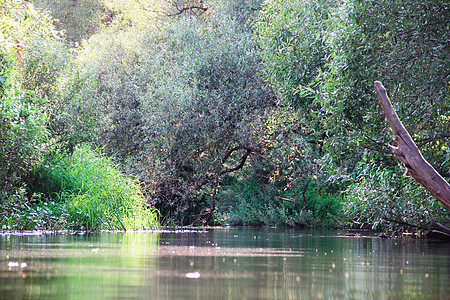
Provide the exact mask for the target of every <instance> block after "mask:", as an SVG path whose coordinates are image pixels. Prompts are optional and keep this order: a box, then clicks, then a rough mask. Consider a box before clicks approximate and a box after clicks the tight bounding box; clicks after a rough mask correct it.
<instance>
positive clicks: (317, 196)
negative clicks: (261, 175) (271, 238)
mask: <svg viewBox="0 0 450 300" xmlns="http://www.w3.org/2000/svg"><path fill="white" fill-rule="evenodd" d="M229 180H231V181H229V182H224V187H223V188H222V190H221V192H220V193H219V195H218V211H217V213H216V215H215V220H216V222H217V223H219V224H222V225H225V224H229V225H257V226H261V225H264V226H289V227H318V228H339V227H340V226H341V225H343V219H342V218H341V217H342V211H341V207H342V203H341V199H339V197H335V196H332V195H329V194H326V193H319V192H318V189H317V187H316V186H314V185H311V186H310V187H309V189H308V190H307V191H306V193H305V199H306V201H304V200H303V197H299V198H297V199H296V200H295V202H291V201H292V200H293V199H295V198H296V196H297V195H298V194H299V193H301V192H302V190H303V188H296V189H291V190H290V191H288V192H284V193H280V192H279V191H277V190H276V189H274V188H272V187H270V186H266V187H265V188H264V189H262V188H261V185H260V181H259V180H258V178H256V177H253V178H249V179H244V180H240V181H234V182H233V181H232V179H231V178H229ZM286 199H290V200H291V201H288V200H286Z"/></svg>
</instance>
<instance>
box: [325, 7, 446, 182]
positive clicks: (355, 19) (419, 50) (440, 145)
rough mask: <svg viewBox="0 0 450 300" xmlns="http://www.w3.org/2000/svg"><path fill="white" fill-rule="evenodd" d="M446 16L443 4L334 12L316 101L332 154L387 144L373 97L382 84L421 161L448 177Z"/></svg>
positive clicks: (344, 8) (377, 106)
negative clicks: (324, 120)
mask: <svg viewBox="0 0 450 300" xmlns="http://www.w3.org/2000/svg"><path fill="white" fill-rule="evenodd" d="M449 16H450V12H449V8H448V4H446V3H444V2H442V1H427V2H423V1H385V2H383V3H382V4H381V3H379V1H349V2H348V3H346V4H345V5H343V6H342V7H341V8H340V9H339V10H338V11H337V12H336V14H335V17H334V19H333V22H332V23H331V24H332V27H331V28H330V31H329V33H328V36H327V40H328V43H327V44H328V45H329V48H330V52H331V53H330V62H329V63H328V71H327V72H326V74H325V75H324V82H323V86H324V90H323V93H324V97H323V98H322V100H323V105H324V109H325V110H326V112H327V113H328V119H327V124H328V125H329V130H330V136H333V138H331V139H330V140H329V143H330V146H331V147H332V148H334V151H336V150H337V151H342V152H347V153H348V152H349V151H348V149H345V146H346V145H349V144H350V147H354V148H355V149H358V146H359V147H361V146H362V147H366V148H369V149H375V150H380V148H381V149H382V146H383V145H384V144H386V143H388V142H390V141H391V140H392V137H391V132H390V131H389V129H388V126H387V125H386V122H385V121H384V118H383V117H381V116H382V115H380V113H379V112H380V107H379V104H378V101H377V99H376V95H375V93H374V87H373V82H374V81H375V80H380V81H382V82H383V84H384V85H385V86H386V88H387V90H388V92H389V94H390V98H391V100H392V102H393V105H394V108H395V109H396V111H397V114H398V115H399V117H400V120H401V121H402V122H403V124H404V125H405V127H406V129H407V130H408V131H409V133H410V134H411V136H412V137H413V139H414V140H416V141H417V143H418V144H419V146H420V147H421V151H422V154H423V155H424V156H425V157H426V158H427V159H428V160H429V161H430V163H432V164H433V165H434V166H435V167H436V169H437V170H438V171H440V172H441V174H444V175H445V174H448V170H449V168H448V165H445V164H444V162H445V160H446V155H448V154H446V153H445V152H446V150H445V149H448V146H449V145H448V132H450V122H449V117H448V113H449V112H448V109H446V108H448V106H449V104H450V103H449V98H448V94H447V92H448V81H449V80H448V79H449V73H448V67H449V62H450V60H449V58H448V55H446V53H447V52H448V51H446V50H445V49H446V47H447V46H448V34H449V24H448V21H447V20H448V18H449ZM334 137H336V139H334ZM346 141H347V142H348V143H346ZM331 147H330V148H331ZM357 151H358V150H357ZM353 152H355V151H353ZM358 152H360V153H361V151H358ZM337 154H338V155H339V153H337ZM350 155H352V154H351V153H350ZM355 158H356V157H355ZM447 160H448V159H447ZM386 162H387V164H388V165H392V162H389V161H386Z"/></svg>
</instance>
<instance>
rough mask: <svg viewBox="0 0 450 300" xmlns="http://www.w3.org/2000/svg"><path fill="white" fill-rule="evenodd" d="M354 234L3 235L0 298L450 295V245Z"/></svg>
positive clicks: (244, 231) (256, 231) (247, 231)
mask: <svg viewBox="0 0 450 300" xmlns="http://www.w3.org/2000/svg"><path fill="white" fill-rule="evenodd" d="M344 234H345V232H343V231H313V230H293V229H289V230H287V229H273V228H265V229H248V228H238V229H232V228H229V229H227V228H220V229H206V230H202V229H200V230H178V231H175V230H172V231H170V230H167V231H162V232H127V233H121V232H120V233H107V232H105V233H100V234H94V235H90V236H86V235H76V234H75V235H70V234H54V235H42V234H41V235H39V234H22V235H11V234H0V299H449V298H450V244H443V243H442V242H439V241H430V240H415V239H409V238H408V239H385V240H383V239H380V238H378V237H377V236H375V235H374V234H368V235H367V236H362V237H344Z"/></svg>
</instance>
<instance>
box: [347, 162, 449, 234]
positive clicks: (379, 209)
mask: <svg viewBox="0 0 450 300" xmlns="http://www.w3.org/2000/svg"><path fill="white" fill-rule="evenodd" d="M344 211H345V214H346V215H347V217H348V219H349V220H351V221H352V223H351V224H353V226H356V227H359V228H371V229H377V230H382V229H385V230H405V229H411V227H408V226H407V225H406V224H411V225H412V226H418V229H419V230H425V229H427V228H431V227H433V224H432V223H433V222H441V223H443V224H446V223H448V218H449V213H448V211H446V209H445V207H443V206H442V205H441V204H440V203H439V202H438V201H437V200H436V199H434V198H433V197H432V196H431V195H430V194H429V193H428V192H427V191H426V190H425V189H424V188H423V187H422V186H420V185H419V184H417V183H416V182H415V181H414V180H413V179H412V178H407V177H404V176H402V174H401V173H400V170H399V169H398V168H397V169H395V170H394V171H391V170H386V169H380V168H379V167H377V166H374V165H366V166H365V169H364V170H363V172H361V173H360V175H359V177H358V181H356V182H355V183H354V184H352V185H351V186H350V187H349V190H348V191H347V197H346V202H345V204H344ZM446 219H447V220H446ZM389 220H393V221H398V222H399V223H396V222H393V221H389Z"/></svg>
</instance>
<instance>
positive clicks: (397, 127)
mask: <svg viewBox="0 0 450 300" xmlns="http://www.w3.org/2000/svg"><path fill="white" fill-rule="evenodd" d="M374 84H375V89H376V92H377V97H378V100H379V102H380V105H381V107H382V109H383V111H384V114H385V116H386V119H387V120H388V122H389V126H390V127H391V130H392V133H393V134H394V137H395V141H396V142H397V147H394V146H390V148H391V150H392V152H393V153H394V155H395V156H396V157H397V158H398V159H399V160H400V161H401V162H402V163H403V165H404V166H405V167H406V168H407V171H408V173H409V174H410V175H411V176H412V177H413V178H414V179H415V180H416V181H417V182H418V183H420V184H421V185H423V186H424V187H425V188H426V189H427V190H428V191H429V192H430V193H431V194H432V195H433V196H434V197H435V198H436V199H437V200H438V201H439V202H441V203H442V204H443V205H444V206H445V207H447V209H450V185H449V184H448V182H447V181H446V180H445V179H444V178H443V177H442V176H441V175H440V174H439V173H438V172H437V171H436V170H435V169H434V168H433V167H432V166H431V165H430V164H429V163H428V162H427V161H426V160H425V158H424V157H423V156H422V154H421V153H420V151H419V149H418V148H417V146H416V144H415V143H414V141H413V140H412V138H411V136H410V135H409V133H408V131H406V129H405V127H403V124H402V122H401V121H400V119H399V118H398V116H397V113H396V112H395V110H394V108H393V107H392V103H391V101H390V100H389V97H388V96H387V92H386V89H385V88H384V86H383V84H382V83H381V82H379V81H375V83H374Z"/></svg>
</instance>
